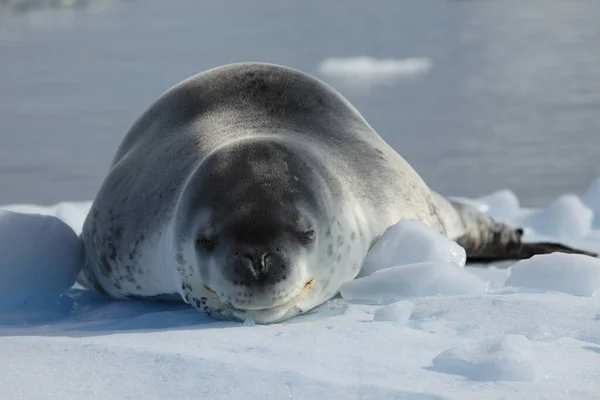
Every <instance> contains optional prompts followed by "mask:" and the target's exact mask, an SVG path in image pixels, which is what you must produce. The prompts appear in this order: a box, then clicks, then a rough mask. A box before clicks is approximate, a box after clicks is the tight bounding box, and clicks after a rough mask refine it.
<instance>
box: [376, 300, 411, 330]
mask: <svg viewBox="0 0 600 400" xmlns="http://www.w3.org/2000/svg"><path fill="white" fill-rule="evenodd" d="M414 306H415V305H414V304H413V303H411V302H408V301H398V302H396V303H392V304H388V305H387V306H383V307H381V308H380V309H378V310H377V311H375V313H374V314H373V321H389V322H395V323H397V324H401V325H405V324H406V323H407V322H408V320H409V318H410V315H411V314H412V312H413V309H414Z"/></svg>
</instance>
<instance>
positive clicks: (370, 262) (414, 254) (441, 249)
mask: <svg viewBox="0 0 600 400" xmlns="http://www.w3.org/2000/svg"><path fill="white" fill-rule="evenodd" d="M465 261H466V254H465V249H463V248H462V247H461V246H459V245H458V244H456V242H453V241H452V240H449V239H447V238H446V237H444V236H442V235H441V234H440V233H439V232H437V231H436V230H434V229H431V228H429V227H428V226H426V225H425V224H423V223H422V222H420V221H417V220H403V221H400V222H398V223H396V224H395V225H392V226H390V227H389V228H388V229H387V230H386V231H385V232H384V233H383V235H382V236H381V237H380V238H379V240H378V241H377V243H375V245H374V246H373V248H372V249H371V250H370V251H369V253H368V254H367V257H366V259H365V261H364V263H363V266H362V269H361V272H360V274H359V277H364V276H368V275H371V274H372V273H374V272H375V271H379V270H382V269H386V268H391V267H395V266H398V265H407V264H414V263H419V262H441V263H453V264H455V265H458V266H459V267H463V266H464V265H465Z"/></svg>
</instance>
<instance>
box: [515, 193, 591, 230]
mask: <svg viewBox="0 0 600 400" xmlns="http://www.w3.org/2000/svg"><path fill="white" fill-rule="evenodd" d="M593 220H594V212H593V211H592V210H591V209H590V208H589V207H588V206H586V205H585V204H583V203H582V201H581V200H580V199H579V198H578V197H577V196H575V195H564V196H561V197H559V198H558V199H556V200H554V201H553V202H552V203H551V204H550V205H548V206H547V207H546V208H544V209H542V210H539V211H537V212H534V213H533V214H532V215H530V216H528V217H526V218H525V220H524V221H523V222H524V223H525V224H526V225H530V226H531V227H532V228H533V229H534V230H535V231H536V232H538V233H541V234H544V235H554V236H557V237H581V236H585V235H587V234H588V233H590V231H591V229H592V222H593Z"/></svg>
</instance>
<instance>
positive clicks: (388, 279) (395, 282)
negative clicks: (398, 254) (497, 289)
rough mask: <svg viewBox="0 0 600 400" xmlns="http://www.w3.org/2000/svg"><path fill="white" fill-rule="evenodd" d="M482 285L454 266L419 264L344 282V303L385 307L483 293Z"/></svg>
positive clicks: (381, 271)
mask: <svg viewBox="0 0 600 400" xmlns="http://www.w3.org/2000/svg"><path fill="white" fill-rule="evenodd" d="M485 291H486V284H485V282H483V281H482V280H481V279H480V278H478V277H477V276H475V275H473V274H471V273H470V272H467V271H466V270H465V269H464V268H461V267H459V266H458V265H456V264H454V263H442V262H437V263H436V262H423V263H417V264H410V265H403V266H398V267H393V268H388V269H384V270H380V271H378V272H376V273H374V274H372V275H370V276H367V277H364V278H358V279H355V280H353V281H349V282H346V283H344V284H343V285H342V287H341V294H342V297H344V298H345V299H346V300H355V301H367V302H374V303H378V304H389V303H393V302H395V301H398V300H402V299H405V298H407V297H423V296H433V295H437V294H445V295H453V294H480V293H485Z"/></svg>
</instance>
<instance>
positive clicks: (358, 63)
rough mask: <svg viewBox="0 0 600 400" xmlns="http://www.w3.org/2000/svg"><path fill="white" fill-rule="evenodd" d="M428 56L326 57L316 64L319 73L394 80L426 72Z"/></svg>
mask: <svg viewBox="0 0 600 400" xmlns="http://www.w3.org/2000/svg"><path fill="white" fill-rule="evenodd" d="M432 65H433V63H432V61H431V60H430V59H429V58H404V59H392V58H387V59H377V58H372V57H367V56H363V57H348V58H327V59H325V60H323V61H322V62H321V63H320V64H319V65H318V66H317V71H318V72H319V73H320V74H321V75H325V76H329V77H333V78H337V79H343V80H350V79H358V80H361V81H364V80H368V81H371V80H382V81H387V80H394V79H399V78H411V77H414V76H417V75H421V74H424V73H426V72H428V71H429V70H430V69H431V67H432Z"/></svg>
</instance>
